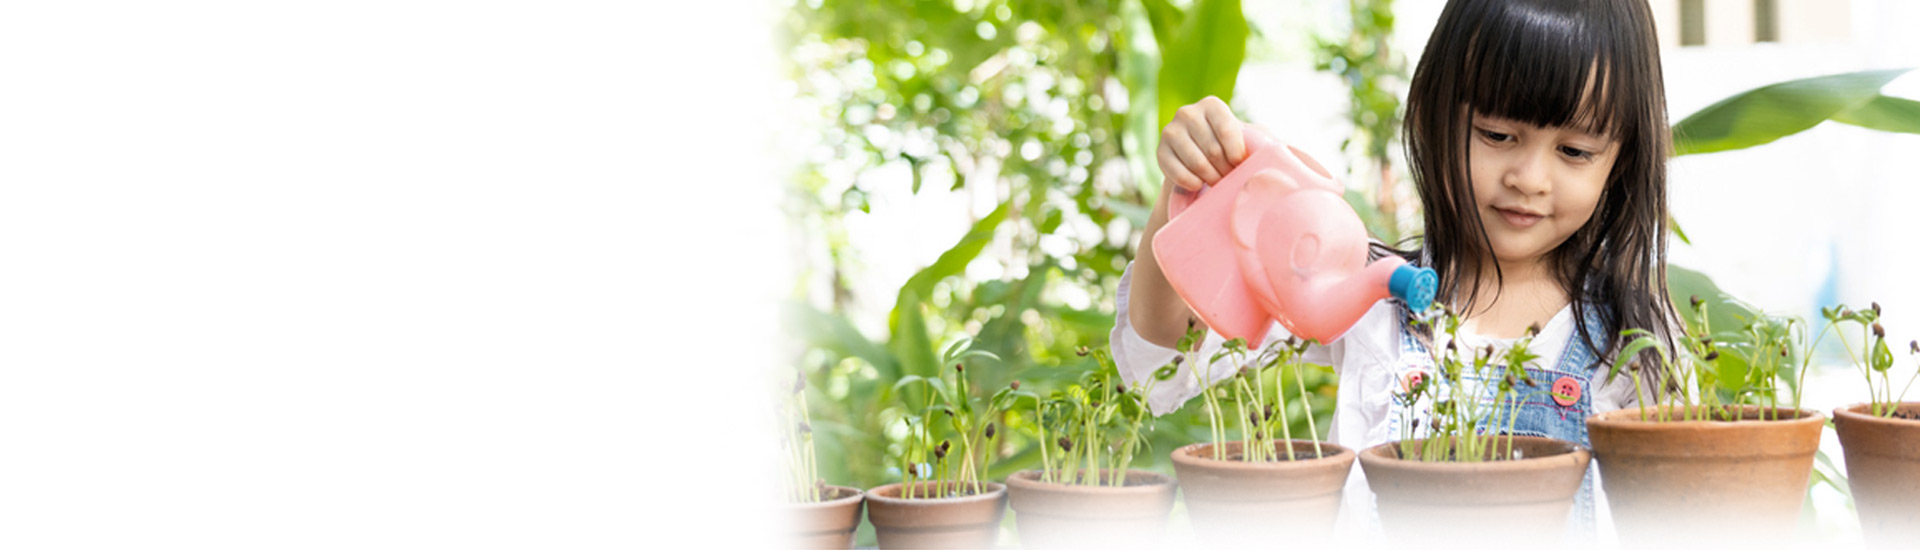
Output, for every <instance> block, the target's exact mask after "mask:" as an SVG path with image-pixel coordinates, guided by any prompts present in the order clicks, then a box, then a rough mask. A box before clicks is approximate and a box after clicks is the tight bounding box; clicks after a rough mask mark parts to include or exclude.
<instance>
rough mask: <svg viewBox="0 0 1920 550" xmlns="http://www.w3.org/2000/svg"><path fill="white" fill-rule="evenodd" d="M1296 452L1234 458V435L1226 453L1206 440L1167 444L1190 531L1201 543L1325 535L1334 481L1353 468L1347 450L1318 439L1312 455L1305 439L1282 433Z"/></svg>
mask: <svg viewBox="0 0 1920 550" xmlns="http://www.w3.org/2000/svg"><path fill="white" fill-rule="evenodd" d="M1286 443H1287V444H1290V445H1291V446H1292V447H1293V452H1294V453H1295V454H1296V459H1294V460H1285V458H1284V457H1285V456H1286V454H1285V452H1284V451H1283V450H1282V449H1283V447H1281V446H1280V443H1270V445H1273V447H1274V449H1275V450H1276V451H1281V454H1280V456H1281V457H1282V460H1280V461H1277V462H1241V461H1239V460H1237V457H1239V456H1241V448H1242V447H1241V442H1239V441H1230V442H1227V443H1226V444H1225V445H1223V446H1222V449H1224V450H1225V452H1226V453H1227V456H1228V457H1230V458H1234V459H1231V460H1214V459H1213V444H1212V443H1195V444H1192V445H1188V446H1185V447H1181V448H1179V449H1176V450H1174V451H1173V471H1174V474H1176V475H1178V476H1179V477H1180V491H1181V493H1183V494H1185V495H1186V496H1185V498H1186V502H1187V516H1188V517H1190V518H1192V519H1193V530H1194V533H1195V534H1197V535H1199V536H1200V538H1201V540H1202V542H1203V543H1205V544H1206V545H1208V546H1232V545H1236V544H1240V543H1243V542H1253V541H1271V540H1277V539H1278V538H1279V537H1308V538H1311V539H1324V538H1327V537H1329V536H1331V535H1332V533H1333V520H1334V517H1335V516H1338V515H1339V513H1340V496H1341V489H1343V488H1345V487H1346V484H1347V474H1348V473H1349V472H1352V471H1353V460H1354V453H1353V451H1352V450H1350V449H1347V448H1346V447H1341V446H1339V445H1334V444H1332V443H1327V442H1321V443H1320V448H1321V452H1322V453H1324V454H1325V456H1321V457H1315V456H1314V454H1313V442H1312V441H1299V440H1293V441H1287V442H1286Z"/></svg>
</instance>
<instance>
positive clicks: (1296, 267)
mask: <svg viewBox="0 0 1920 550" xmlns="http://www.w3.org/2000/svg"><path fill="white" fill-rule="evenodd" d="M1246 129H1247V130H1246V132H1245V134H1246V140H1247V153H1248V154H1247V159H1246V160H1245V161H1243V162H1241V163H1240V165H1239V166H1236V167H1234V169H1233V171H1231V172H1228V173H1227V175H1226V177H1225V178H1221V180H1220V182H1219V183H1217V184H1215V185H1214V186H1212V187H1208V188H1203V189H1202V190H1201V191H1200V192H1198V193H1187V192H1183V191H1180V190H1177V189H1176V190H1175V191H1174V192H1173V194H1172V196H1171V198H1170V201H1169V203H1168V205H1167V207H1168V213H1169V215H1170V217H1171V218H1172V219H1171V220H1169V221H1168V222H1167V225H1165V226H1163V227H1161V229H1160V232H1159V233H1158V234H1156V235H1154V238H1153V255H1154V259H1156V260H1158V261H1159V262H1160V269H1161V271H1163V272H1165V273H1166V275H1167V281H1168V282H1170V283H1172V284H1173V290H1174V291H1175V292H1177V293H1179V294H1180V298H1181V299H1183V300H1186V302H1187V306H1189V307H1191V308H1193V311H1194V313H1196V314H1198V315H1199V316H1200V319H1201V320H1203V321H1205V322H1206V323H1207V327H1209V328H1211V329H1213V331H1214V332H1218V333H1220V334H1221V335H1222V336H1225V337H1227V338H1241V339H1245V340H1246V341H1247V343H1248V345H1250V346H1258V345H1260V343H1261V342H1262V341H1263V340H1265V339H1266V336H1267V328H1268V327H1269V326H1270V325H1271V324H1272V321H1274V320H1278V321H1280V324H1281V325H1282V326H1285V327H1286V328H1287V331H1288V332H1291V333H1293V335H1294V336H1298V337H1300V338H1310V339H1313V340H1314V341H1317V342H1321V343H1327V342H1332V341H1333V340H1334V339H1335V338H1339V337H1340V335H1342V334H1345V333H1346V332H1347V329H1349V328H1352V327H1353V324H1354V323H1355V322H1357V321H1359V320H1360V316H1361V315H1365V314H1366V312H1367V310H1368V309H1369V308H1372V307H1373V304H1374V303H1375V302H1378V301H1380V300H1382V299H1385V298H1388V297H1393V298H1399V299H1400V300H1402V301H1404V302H1406V303H1407V306H1408V307H1410V308H1412V309H1413V310H1414V311H1422V310H1425V309H1427V306H1428V305H1429V304H1431V303H1432V302H1433V294H1434V290H1435V288H1436V287H1438V286H1439V278H1438V277H1437V276H1435V275H1434V272H1433V270H1432V269H1427V268H1424V267H1415V266H1413V265H1409V264H1407V262H1406V260H1402V259H1400V258H1399V257H1396V256H1387V257H1385V258H1381V259H1380V260H1379V261H1376V262H1373V264H1372V265H1368V264H1367V228H1366V225H1365V224H1363V223H1361V221H1360V216H1359V215H1358V214H1356V213H1354V211H1353V207H1352V206H1349V205H1347V201H1346V199H1345V198H1343V197H1342V193H1343V192H1344V191H1345V189H1344V188H1343V187H1342V186H1341V185H1340V184H1339V183H1338V182H1335V181H1334V180H1333V176H1332V175H1330V174H1328V173H1327V169H1326V168H1322V167H1321V166H1320V164H1319V163H1317V162H1314V160H1313V158H1312V157H1308V156H1307V155H1306V153H1304V152H1301V151H1300V150H1299V149H1295V148H1293V147H1291V146H1287V145H1285V144H1282V143H1279V142H1276V141H1274V140H1273V138H1271V137H1268V136H1267V134H1266V132H1265V131H1263V130H1261V129H1259V128H1257V127H1254V126H1247V127H1246Z"/></svg>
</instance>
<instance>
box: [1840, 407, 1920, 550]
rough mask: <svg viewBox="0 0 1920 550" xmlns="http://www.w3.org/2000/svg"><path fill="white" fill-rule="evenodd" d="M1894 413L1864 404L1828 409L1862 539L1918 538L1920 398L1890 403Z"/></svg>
mask: <svg viewBox="0 0 1920 550" xmlns="http://www.w3.org/2000/svg"><path fill="white" fill-rule="evenodd" d="M1894 415H1895V417H1894V418H1880V417H1876V416H1873V415H1872V413H1871V411H1870V410H1869V409H1868V408H1867V405H1866V404H1859V405H1853V406H1848V407H1840V408H1838V409H1834V410H1833V429H1834V431H1836V432H1839V433H1840V447H1841V449H1842V451H1843V454H1845V455H1846V457H1847V484H1848V485H1851V486H1852V487H1853V502H1854V508H1855V509H1856V510H1858V511H1859V513H1860V530H1861V531H1862V534H1864V535H1865V536H1866V540H1867V543H1868V544H1871V545H1875V546H1889V545H1894V544H1899V545H1902V546H1908V547H1911V545H1912V544H1913V541H1915V540H1920V498H1916V495H1920V403H1900V404H1898V405H1895V406H1894Z"/></svg>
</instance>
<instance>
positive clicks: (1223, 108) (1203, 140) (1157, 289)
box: [1121, 96, 1247, 348]
mask: <svg viewBox="0 0 1920 550" xmlns="http://www.w3.org/2000/svg"><path fill="white" fill-rule="evenodd" d="M1242 126H1243V125H1242V123H1241V122H1240V121H1239V120H1238V119H1236V118H1234V116H1233V110H1232V109H1229V108H1227V104H1226V103H1225V102H1223V101H1220V100H1219V99H1218V98H1214V97H1212V96H1209V97H1207V98H1206V99H1202V100H1200V101H1199V102H1197V103H1194V104H1192V105H1187V106H1185V107H1181V108H1180V109H1179V110H1178V111H1175V114H1174V117H1173V121H1172V122H1169V123H1167V127H1166V129H1165V130H1163V131H1161V133H1160V145H1159V147H1158V148H1157V151H1156V153H1157V154H1156V157H1155V158H1156V160H1157V162H1158V163H1159V166H1160V172H1161V173H1162V174H1164V175H1165V176H1166V181H1164V182H1162V184H1161V185H1160V196H1159V197H1157V198H1156V199H1155V200H1154V204H1153V214H1151V215H1149V216H1148V217H1147V228H1146V232H1145V233H1143V234H1142V235H1141V237H1140V247H1139V249H1137V250H1136V251H1135V253H1134V268H1133V273H1134V277H1133V280H1132V288H1130V289H1128V290H1131V291H1132V293H1133V298H1134V300H1133V309H1132V310H1131V313H1130V314H1128V315H1129V318H1128V320H1129V321H1131V322H1132V324H1133V325H1134V326H1135V327H1137V328H1138V332H1139V334H1140V336H1141V337H1144V338H1146V340H1147V341H1149V342H1153V343H1154V344H1157V345H1159V346H1160V347H1163V348H1172V347H1173V346H1174V344H1175V343H1176V342H1179V341H1180V337H1181V336H1183V335H1185V334H1186V331H1187V324H1188V322H1190V321H1191V322H1193V323H1196V324H1198V323H1200V319H1199V318H1198V317H1197V316H1195V315H1194V314H1193V310H1192V309H1190V308H1188V307H1187V305H1186V303H1185V302H1182V301H1181V300H1180V296H1179V295H1178V294H1176V293H1174V291H1173V286H1172V285H1171V284H1169V283H1167V276H1166V274H1165V273H1164V272H1162V271H1161V270H1160V263H1159V261H1158V260H1156V259H1154V256H1153V237H1154V235H1157V234H1159V233H1160V228H1161V227H1164V226H1166V225H1167V218H1168V213H1167V200H1168V198H1169V197H1171V196H1172V194H1173V193H1177V192H1194V191H1196V190H1198V189H1200V188H1201V187H1202V186H1205V185H1213V184H1214V183H1216V182H1219V181H1220V179H1221V178H1223V177H1225V176H1226V173H1227V172H1229V171H1231V170H1232V169H1233V167H1234V166H1235V165H1238V164H1239V163H1240V162H1241V161H1243V160H1246V158H1247V147H1246V140H1245V137H1244V135H1243V134H1242ZM1121 284H1122V285H1127V284H1128V283H1127V282H1125V281H1123V282H1122V283H1121Z"/></svg>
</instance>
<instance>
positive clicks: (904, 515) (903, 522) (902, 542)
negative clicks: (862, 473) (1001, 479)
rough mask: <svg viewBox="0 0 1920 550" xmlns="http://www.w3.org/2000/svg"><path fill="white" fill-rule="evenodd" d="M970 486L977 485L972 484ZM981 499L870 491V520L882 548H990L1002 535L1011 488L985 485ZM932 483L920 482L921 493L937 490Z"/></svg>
mask: <svg viewBox="0 0 1920 550" xmlns="http://www.w3.org/2000/svg"><path fill="white" fill-rule="evenodd" d="M965 485H972V484H971V483H969V484H965ZM981 485H982V486H984V488H985V490H984V491H983V492H982V493H981V494H977V495H962V496H956V497H947V498H913V499H904V498H900V484H899V483H889V484H886V485H881V486H879V487H874V488H872V489H869V490H867V521H869V522H872V523H873V534H874V536H875V538H877V539H878V541H877V542H879V544H880V547H881V548H988V547H991V546H993V541H994V539H995V538H996V537H997V535H999V534H1000V516H1001V515H1002V514H1004V513H1006V507H1007V487H1006V486H1005V485H1001V484H998V483H982V484H981ZM933 487H934V482H932V481H916V482H914V491H915V492H916V494H918V493H919V492H923V491H931V490H932V488H933Z"/></svg>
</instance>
